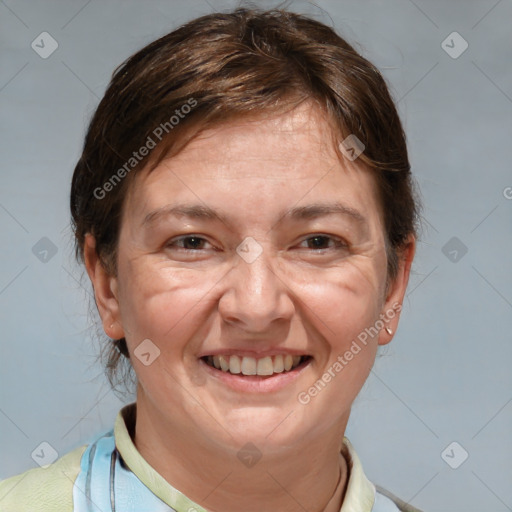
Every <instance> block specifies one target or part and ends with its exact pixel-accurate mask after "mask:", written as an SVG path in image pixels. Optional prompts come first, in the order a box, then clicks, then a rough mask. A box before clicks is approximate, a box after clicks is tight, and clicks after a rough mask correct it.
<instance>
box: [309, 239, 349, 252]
mask: <svg viewBox="0 0 512 512" xmlns="http://www.w3.org/2000/svg"><path fill="white" fill-rule="evenodd" d="M304 242H306V243H307V244H308V247H307V248H308V249H315V250H325V249H331V248H332V249H336V248H345V247H347V244H346V243H345V242H344V241H343V240H340V239H337V238H333V237H331V236H327V235H315V236H311V237H309V238H306V239H305V240H303V242H302V243H304ZM329 243H331V245H330V246H329ZM332 244H333V245H332Z"/></svg>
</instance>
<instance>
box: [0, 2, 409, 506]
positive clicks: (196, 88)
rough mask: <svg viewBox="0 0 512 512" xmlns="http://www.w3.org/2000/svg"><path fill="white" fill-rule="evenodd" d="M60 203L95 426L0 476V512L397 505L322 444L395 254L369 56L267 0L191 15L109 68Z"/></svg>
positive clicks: (397, 224) (396, 124)
mask: <svg viewBox="0 0 512 512" xmlns="http://www.w3.org/2000/svg"><path fill="white" fill-rule="evenodd" d="M71 213H72V216H73V223H74V228H75V235H76V247H77V256H78V258H79V259H80V260H81V261H83V263H84V264H85V267H86V270H87V273H88V275H89V277H90V279H91V283H92V285H93V288H94V292H95V300H96V305H97V308H98V312H99V315H100V317H101V321H102V325H103V328H104V330H105V333H106V334H107V336H108V337H109V338H110V342H109V343H110V345H111V351H112V352H111V357H110V361H109V363H108V369H109V371H112V370H113V369H114V368H115V367H116V365H117V364H119V362H120V358H126V359H127V360H128V361H129V362H130V364H131V365H132V367H133V370H134V372H135V375H136V377H137V401H136V403H134V404H130V405H128V406H126V407H124V408H123V409H122V410H121V411H120V413H119V415H118V417H117V420H116V423H115V426H114V429H113V430H112V431H110V432H108V433H107V434H105V435H103V436H101V437H100V438H98V439H97V440H96V441H95V442H93V443H91V444H90V445H87V446H83V447H81V448H78V449H77V450H74V451H72V452H70V453H69V454H67V455H65V456H64V457H62V458H60V459H59V460H58V461H56V462H55V463H54V464H52V465H51V466H49V467H46V468H44V469H43V468H40V469H35V470H31V471H28V472H26V473H24V474H22V475H19V476H17V477H13V478H11V479H8V480H6V481H4V482H3V483H2V484H1V492H0V495H2V496H5V497H4V498H3V500H2V504H1V507H0V508H1V510H2V511H11V510H13V511H14V510H16V511H19V510H39V511H47V510H48V511H50V510H51V511H52V512H55V511H61V510H62V511H64V510H66V511H68V510H75V511H86V510H102V511H107V510H112V511H118V512H121V511H123V512H124V511H129V510H132V511H138V512H140V511H146V510H147V511H152V512H154V511H160V510H161V511H168V510H176V511H179V512H193V511H203V510H209V511H215V512H235V511H239V510H244V511H254V512H256V511H258V512H261V511H262V510H263V511H267V510H279V511H280V512H288V511H289V512H292V511H301V510H311V511H313V510H314V511H323V512H335V511H341V512H348V511H358V512H370V511H373V512H384V511H396V510H405V511H411V510H416V509H414V508H412V507H411V506H409V505H407V504H405V503H404V502H402V501H400V500H399V499H398V498H396V497H394V496H393V495H392V494H390V493H389V492H388V491H386V490H384V489H381V488H380V487H377V489H376V487H375V486H374V484H372V483H371V482H370V481H369V480H368V479H367V478H366V477H365V475H364V473H363V470H362V467H361V464H360V461H359V459H358V457H357V454H356V452H355V450H354V448H353V447H352V445H351V444H350V442H349V441H348V439H347V438H346V437H344V433H345V428H346V425H347V422H348V419H349V415H350V408H351V405H352V402H353V401H354V399H355V398H356V396H357V394H358V392H359V390H360V389H361V387H362V385H363V384H364V382H365V380H366V378H367V376H368V374H369V372H370V369H371V367H372V365H373V362H374V359H375V355H376V351H377V348H378V346H379V345H385V344H387V343H389V342H390V341H391V339H392V337H393V334H394V332H395V331H396V329H397V325H398V319H399V316H400V310H401V304H402V301H403V298H404V294H405V291H406V287H407V282H408V278H409V271H410V266H411V263H412V260H413V256H414V251H415V222H416V217H417V213H416V205H415V201H414V197H413V191H412V184H411V176H410V166H409V162H408V157H407V148H406V143H405V136H404V134H403V130H402V126H401V123H400V120H399V117H398V114H397V112H396V109H395V106H394V104H393V101H392V99H391V98H390V95H389V93H388V90H387V88H386V85H385V82H384V80H383V79H382V77H381V75H380V74H379V72H378V71H377V70H376V68H375V67H374V66H373V65H372V64H370V63H369V62H368V61H367V60H365V59H364V58H363V57H361V56H360V55H358V54H357V53H356V52H355V50H354V49H353V48H352V47H351V46H349V45H348V44H347V43H346V42H345V41H344V40H343V39H341V38H340V37H339V36H338V35H336V34H335V33H334V32H333V31H332V30H331V29H330V28H328V27H326V26H324V25H323V24H321V23H319V22H317V21H314V20H311V19H308V18H306V17H303V16H300V15H297V14H293V13H290V12H285V11H283V10H272V11H258V10H245V9H239V10H236V11H234V12H232V13H228V14H212V15H208V16H204V17H202V18H199V19H196V20H193V21H191V22H189V23H187V24H186V25H184V26H182V27H180V28H178V29H177V30H175V31H173V32H172V33H170V34H168V35H167V36H165V37H163V38H161V39H159V40H157V41H155V42H153V43H152V44H150V45H148V46H147V47H145V48H143V49H142V50H141V51H139V52H138V53H137V54H135V55H134V56H132V57H131V58H130V59H128V60H127V61H126V62H125V63H124V64H123V65H122V66H121V67H120V68H119V69H118V70H117V71H116V73H115V74H114V76H113V79H112V81H111V84H110V86H109V88H108V90H107V92H106V94H105V96H104V98H103V100H102V101H101V103H100V105H99V107H98V109H97V111H96V113H95V115H94V117H93V119H92V121H91V124H90V127H89V130H88V133H87V136H86V140H85V144H84V150H83V153H82V156H81V158H80V160H79V162H78V164H77V166H76V168H75V172H74V176H73V183H72V189H71Z"/></svg>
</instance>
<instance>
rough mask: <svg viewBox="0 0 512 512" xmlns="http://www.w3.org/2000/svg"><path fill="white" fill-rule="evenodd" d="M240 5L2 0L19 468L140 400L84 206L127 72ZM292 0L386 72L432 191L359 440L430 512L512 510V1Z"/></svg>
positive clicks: (2, 412)
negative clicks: (76, 246)
mask: <svg viewBox="0 0 512 512" xmlns="http://www.w3.org/2000/svg"><path fill="white" fill-rule="evenodd" d="M257 3H258V4H259V5H261V6H266V7H271V6H274V5H276V3H277V2H257ZM235 5H237V4H236V3H235V2H231V1H215V0H209V1H208V2H207V1H206V0H193V1H191V0H186V1H181V0H179V1H177V0H176V1H170V0H150V1H139V2H137V1H134V0H108V1H107V0H103V1H100V0H89V1H87V0H80V1H75V0H73V1H70V0H68V1H64V0H48V1H45V2H36V1H28V0H17V1H14V0H3V1H0V45H1V46H0V116H1V117H0V122H1V125H0V133H1V136H0V155H1V158H0V173H1V174H0V178H1V179H0V234H1V248H2V250H1V252H0V326H1V333H2V351H1V355H2V357H1V377H0V378H1V382H0V384H1V388H0V389H1V391H0V431H1V434H2V435H1V436H0V450H1V452H0V477H2V478H4V477H7V476H10V475H13V474H15V473H19V472H22V471H25V470H27V469H29V468H31V467H36V466H37V465H36V463H35V462H34V460H33V459H32V457H31V454H32V453H33V452H34V450H35V449H36V448H37V447H38V446H40V443H42V442H47V443H49V444H50V445H51V446H52V447H53V448H54V449H55V450H56V452H57V453H58V454H59V455H62V454H64V453H66V452H68V451H70V450H71V449H73V448H75V447H77V446H80V445H83V444H85V443H87V442H89V441H90V440H92V439H93V438H94V437H96V436H97V435H98V434H99V433H101V432H104V431H106V430H109V429H110V428H111V427H112V426H113V421H114V418H115V416H116V414H117V411H118V409H119V408H120V407H121V406H122V405H123V401H121V400H120V399H118V398H117V397H116V395H115V394H114V393H113V392H112V391H111V390H110V388H109V386H108V384H107V382H106V379H105V378H104V377H103V372H102V368H101V365H99V363H97V362H96V361H95V357H96V354H97V352H98V343H97V342H96V341H94V332H95V331H94V326H93V322H94V317H90V316H88V311H89V308H90V306H89V301H90V294H89V288H88V287H87V286H85V284H86V281H85V280H84V279H83V275H82V269H81V268H80V267H78V265H77V264H75V263H74V260H73V254H72V239H71V231H70V228H69V212H68V200H69V199H68V198H69V188H70V179H71V175H72V171H73V168H74V165H75V163H76V161H77V158H78V156H79V154H80V149H81V145H82V142H83V136H84V133H85V127H86V125H87V123H88V121H89V119H90V116H91V114H92V112H93V111H94V109H95V107H96V105H97V104H98V101H99V98H101V96H102V95H103V92H104V90H105V88H106V85H107V83H108V81H109V79H110V76H111V73H112V71H113V70H114V68H115V67H116V66H117V65H118V64H120V63H121V62H122V61H123V60H124V59H125V58H127V57H128V56H129V55H131V54H132V53H133V52H134V51H136V50H138V49H139V48H141V47H142V46H144V45H145V44H147V43H149V42H150V41H152V40H154V39H156V38H157V37H159V36H161V35H163V34H165V33H167V32H169V31H171V30H172V29H174V28H175V27H177V26H178V25H180V24H182V23H184V22H185V21H188V20H189V19H191V18H193V17H196V16H199V15H203V14H207V13H209V12H212V11H214V10H226V9H229V8H232V7H234V6H235ZM289 9H290V10H295V11H299V12H303V13H306V14H310V15H312V16H314V17H315V18H316V19H318V20H320V21H322V22H324V23H327V24H329V25H331V26H333V27H334V28H335V29H336V30H337V31H338V32H339V33H340V34H341V35H342V36H344V37H345V38H347V39H348V40H349V42H351V43H353V44H355V45H356V47H357V48H358V49H359V50H360V51H361V52H362V53H363V55H365V56H366V57H368V58H369V59H370V60H371V61H373V62H374V63H375V64H376V65H377V66H378V67H379V69H380V70H381V71H382V73H383V74H384V76H385V78H386V79H387V81H388V82H389V84H390V87H391V91H392V93H393V96H394V98H395V100H396V101H397V103H398V108H399V111H400V115H401V117H402V119H403V122H404V126H405V130H406V133H407V137H408V143H409V150H410V158H411V162H412V166H413V172H414V175H415V177H416V180H417V182H418V184H419V187H420V190H421V194H422V200H423V203H424V210H423V230H422V233H421V239H420V242H419V244H418V252H417V257H416V261H415V265H414V273H413V275H412V278H411V282H410V285H409V291H408V295H407V299H406V301H405V304H404V311H403V314H402V321H401V324H400V327H399V330H398V332H397V335H396V336H395V338H394V340H393V342H392V343H391V344H390V345H389V346H388V347H387V348H385V349H384V350H383V351H381V356H380V357H379V358H378V360H377V362H376V365H375V367H374V369H373V372H372V374H371V375H370V378H369V379H368V381H367V383H366V384H365V386H364V388H363V390H362V392H361V394H360V395H359V397H358V399H357V400H356V402H355V404H354V407H353V412H352V416H351V420H350V423H349V427H348V431H347V436H348V437H349V439H350V440H351V442H352V444H353V445H354V446H355V448H356V450H357V452H358V453H359V456H360V458H361V459H362V463H363V467H364V469H365V471H366V473H367V475H368V477H369V478H370V479H371V480H372V481H373V482H374V483H377V484H379V485H382V486H384V487H386V488H388V489H390V490H391V491H392V492H394V493H395V494H397V495H399V496H400V497H401V498H403V499H404V500H408V501H409V500H410V501H411V503H412V504H414V505H416V506H417V507H419V508H422V509H425V511H431V512H433V511H461V512H462V511H464V512H482V511H484V510H485V511H486V512H501V511H507V510H512V485H511V481H512V463H511V461H512V440H511V435H510V434H511V432H512V373H511V370H510V368H511V363H512V344H511V337H512V336H511V332H512V314H511V313H512V272H511V258H510V254H511V252H512V229H511V227H512V171H511V161H512V66H511V60H510V59H511V55H512V32H511V31H510V23H511V20H512V2H511V1H510V0H500V1H496V0H450V1H447V0H414V1H413V0H386V1H378V0H368V1H360V0H359V1H357V0H339V1H334V0H331V1H318V2H317V4H316V6H315V5H312V4H311V3H309V2H305V1H296V2H291V3H290V5H289ZM43 32H47V33H48V34H49V35H50V37H51V39H50V38H49V37H48V35H43V36H41V35H40V34H41V33H43ZM454 32H455V34H454ZM41 38H45V39H44V40H45V41H46V43H45V45H44V46H45V50H44V51H46V52H49V51H50V50H52V49H53V47H52V45H53V46H55V45H58V47H57V48H56V50H55V51H54V52H53V53H52V54H51V55H44V52H43V49H42V48H40V47H41V46H43V45H41V44H40V43H39V47H38V46H36V44H37V42H38V41H40V40H41ZM52 39H53V40H54V41H55V42H53V41H52ZM33 41H34V42H35V43H34V44H32V43H33ZM466 45H467V48H466ZM41 53H43V55H41ZM43 56H44V57H46V58H43ZM124 401H131V399H130V397H126V398H125V399H124ZM452 443H456V444H452ZM466 456H467V458H466ZM464 459H465V460H464Z"/></svg>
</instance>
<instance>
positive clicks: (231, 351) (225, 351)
mask: <svg viewBox="0 0 512 512" xmlns="http://www.w3.org/2000/svg"><path fill="white" fill-rule="evenodd" d="M278 355H282V356H285V355H291V356H309V355H310V354H308V353H307V352H305V351H304V350H300V349H298V350H296V349H285V348H281V349H278V348H273V349H267V350H254V349H253V350H248V349H243V348H240V349H237V348H219V349H215V350H208V351H204V352H201V353H200V354H199V356H198V357H199V358H202V357H207V356H241V357H254V358H255V359H259V358H262V357H267V356H268V357H272V356H278Z"/></svg>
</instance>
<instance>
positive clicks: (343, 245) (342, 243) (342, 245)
mask: <svg viewBox="0 0 512 512" xmlns="http://www.w3.org/2000/svg"><path fill="white" fill-rule="evenodd" d="M191 238H192V239H197V240H202V241H205V242H208V241H207V240H206V239H205V238H203V237H201V236H196V235H186V236H182V237H179V238H176V239H174V240H172V241H171V242H170V243H168V244H167V245H166V247H169V248H173V247H177V246H176V244H177V243H178V242H182V241H184V240H187V239H191ZM315 238H320V239H327V240H331V241H333V242H334V244H335V247H331V248H328V247H327V248H321V249H312V250H313V251H315V252H317V253H319V252H320V251H322V253H323V252H325V251H326V250H329V249H334V250H336V249H337V250H340V249H347V248H348V244H347V243H346V242H345V241H344V240H342V239H341V238H337V237H333V236H330V235H312V236H310V237H308V238H305V239H304V240H302V241H301V242H300V243H304V242H307V241H308V240H313V239H315ZM177 248H178V249H181V250H184V251H192V252H197V251H200V250H201V249H186V248H184V247H177Z"/></svg>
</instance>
